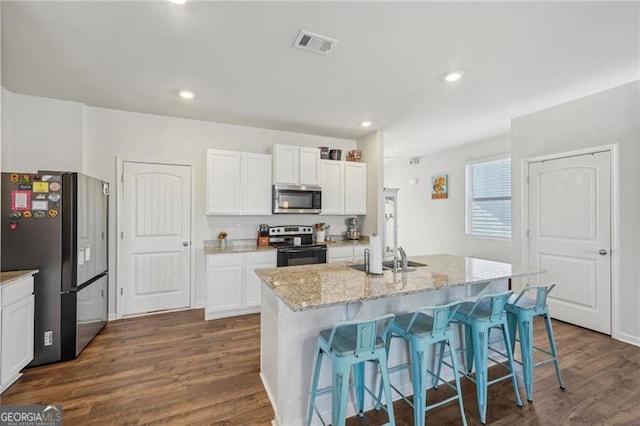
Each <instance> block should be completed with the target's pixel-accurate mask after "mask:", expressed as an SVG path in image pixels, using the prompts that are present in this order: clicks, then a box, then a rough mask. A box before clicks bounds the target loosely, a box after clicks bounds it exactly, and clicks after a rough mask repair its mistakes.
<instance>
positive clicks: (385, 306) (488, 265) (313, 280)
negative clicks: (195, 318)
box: [256, 254, 542, 426]
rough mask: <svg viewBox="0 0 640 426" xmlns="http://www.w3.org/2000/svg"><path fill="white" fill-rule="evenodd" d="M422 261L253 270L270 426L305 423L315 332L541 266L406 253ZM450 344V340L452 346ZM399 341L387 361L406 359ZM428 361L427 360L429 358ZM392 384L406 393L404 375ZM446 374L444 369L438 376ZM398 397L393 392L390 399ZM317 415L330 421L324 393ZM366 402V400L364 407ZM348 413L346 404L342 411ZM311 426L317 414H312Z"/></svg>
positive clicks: (370, 373) (371, 378)
mask: <svg viewBox="0 0 640 426" xmlns="http://www.w3.org/2000/svg"><path fill="white" fill-rule="evenodd" d="M410 260H412V261H415V262H419V263H422V264H426V266H423V267H417V268H410V269H411V270H410V271H409V272H406V273H402V272H400V271H398V272H397V273H394V272H393V271H391V270H387V271H385V272H384V274H382V275H367V274H365V273H364V272H361V271H358V270H356V269H353V268H351V267H350V266H349V265H348V264H323V265H305V266H294V267H287V268H270V269H261V270H257V271H256V273H257V274H258V276H259V277H260V278H261V279H262V281H263V282H264V285H263V289H262V310H261V330H260V331H261V365H260V367H261V370H260V371H261V373H260V374H261V377H262V381H263V383H264V386H265V389H266V391H267V394H268V395H269V399H270V400H271V404H272V405H273V409H274V413H275V419H274V423H275V424H277V425H282V426H294V425H300V424H304V423H305V416H306V407H307V403H308V396H309V386H310V379H311V369H312V364H313V359H314V351H315V344H316V338H317V335H318V332H319V331H320V330H322V329H325V328H330V327H332V326H333V325H334V324H336V323H337V322H340V321H344V320H351V319H360V318H362V319H365V318H370V317H374V316H379V315H382V314H386V313H395V314H401V313H406V312H412V311H414V310H416V309H418V308H420V307H423V306H429V305H437V304H443V303H448V302H450V301H454V300H463V299H468V298H470V297H475V296H477V295H478V294H481V293H488V292H497V291H504V290H506V289H507V287H508V281H509V279H511V278H516V277H527V276H533V275H539V274H541V273H542V271H534V270H528V269H526V268H520V267H518V266H515V265H510V264H506V263H501V262H493V261H488V260H483V259H476V258H466V257H460V256H453V255H447V254H440V255H428V256H416V257H410ZM455 344H456V345H458V342H456V343H455ZM407 355H408V353H407V351H406V350H404V348H402V345H394V346H392V351H391V354H390V356H389V365H390V366H393V365H396V364H398V363H401V362H406V360H407ZM431 359H433V357H431ZM330 370H331V368H330V365H329V364H327V365H325V367H324V368H323V372H322V373H323V374H322V376H321V378H320V386H321V387H325V386H329V385H330V383H331V380H330V379H331V375H330ZM366 374H367V376H366V381H367V385H368V386H373V387H375V384H376V383H377V372H375V371H374V369H373V368H368V369H367V373H366ZM402 374H404V377H403V378H401V377H400V375H396V376H394V378H393V380H394V382H396V383H397V382H398V381H400V382H401V383H402V385H401V386H399V387H400V388H401V389H402V390H403V391H404V392H406V393H408V394H411V390H410V389H411V382H410V380H409V375H408V374H405V373H402ZM443 376H444V377H445V378H447V377H452V374H451V372H450V371H445V372H444V373H443ZM397 397H398V395H397V394H395V395H394V398H397ZM317 406H318V409H319V411H320V412H321V413H322V415H323V417H325V418H330V411H331V397H330V396H328V395H327V396H325V397H321V398H319V399H318V401H317ZM372 407H373V401H372V400H371V399H370V398H366V399H365V408H366V409H370V408H372ZM353 415H355V409H354V407H353V404H349V413H348V416H353ZM314 421H315V422H317V423H318V424H319V419H318V418H317V416H316V417H314Z"/></svg>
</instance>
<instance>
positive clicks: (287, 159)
mask: <svg viewBox="0 0 640 426" xmlns="http://www.w3.org/2000/svg"><path fill="white" fill-rule="evenodd" d="M299 161H300V148H298V147H296V146H290V145H274V146H273V183H275V184H287V185H297V184H298V182H299V174H298V171H299V170H300V163H299Z"/></svg>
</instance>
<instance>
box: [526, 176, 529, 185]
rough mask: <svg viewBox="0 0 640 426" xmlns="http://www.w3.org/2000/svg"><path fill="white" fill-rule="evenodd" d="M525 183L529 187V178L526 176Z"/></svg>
mask: <svg viewBox="0 0 640 426" xmlns="http://www.w3.org/2000/svg"><path fill="white" fill-rule="evenodd" d="M526 181H527V185H529V176H527V178H526Z"/></svg>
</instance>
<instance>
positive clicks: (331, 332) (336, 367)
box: [307, 314, 395, 426]
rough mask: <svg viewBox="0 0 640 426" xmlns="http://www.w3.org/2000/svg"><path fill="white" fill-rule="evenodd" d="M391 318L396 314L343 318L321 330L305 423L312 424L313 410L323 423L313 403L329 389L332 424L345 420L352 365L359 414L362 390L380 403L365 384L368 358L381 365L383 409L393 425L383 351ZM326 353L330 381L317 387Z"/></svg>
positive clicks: (385, 355) (387, 374)
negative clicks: (361, 318) (329, 369)
mask: <svg viewBox="0 0 640 426" xmlns="http://www.w3.org/2000/svg"><path fill="white" fill-rule="evenodd" d="M394 318H395V315H393V314H387V315H383V316H380V317H377V318H372V319H368V320H361V321H343V322H340V323H338V324H336V325H334V326H333V327H332V328H330V329H326V330H322V331H320V333H319V334H318V340H317V344H316V352H315V360H314V367H313V376H312V379H311V390H310V392H309V406H308V411H307V426H309V425H310V424H311V420H312V419H313V412H314V411H315V412H316V414H317V415H318V417H320V420H321V421H322V423H323V424H326V422H325V421H324V419H323V418H322V416H321V415H320V413H319V412H318V410H317V408H316V404H315V402H316V397H317V396H319V395H323V394H326V393H331V394H332V396H333V399H332V404H331V424H332V425H333V426H338V425H344V424H345V421H346V414H347V400H348V395H349V389H350V387H351V386H350V384H349V379H350V377H351V369H352V367H353V370H354V382H355V389H356V392H355V393H356V403H357V409H358V413H359V415H360V416H361V417H362V416H364V392H365V390H366V391H367V392H368V393H369V394H370V395H371V396H372V397H373V398H374V399H375V400H376V401H377V405H376V407H379V406H380V405H381V403H380V398H379V397H378V396H376V395H374V394H373V392H372V391H371V390H370V389H368V388H366V387H365V385H364V369H365V362H367V361H371V362H375V363H376V364H377V365H378V366H379V368H380V377H381V383H382V386H383V388H384V393H385V402H386V403H387V406H386V408H385V410H386V411H387V414H388V416H389V423H388V424H389V425H392V426H395V416H394V413H393V401H392V399H391V388H390V386H389V373H388V371H387V352H386V349H387V344H386V342H387V339H388V336H389V328H390V327H391V323H392V322H393V319H394ZM325 355H326V356H327V357H328V358H329V360H330V361H331V367H332V375H333V379H332V383H333V384H332V386H330V387H327V388H324V389H318V380H319V378H320V371H321V368H322V361H323V358H324V356H325Z"/></svg>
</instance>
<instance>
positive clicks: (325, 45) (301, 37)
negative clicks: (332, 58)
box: [294, 31, 338, 55]
mask: <svg viewBox="0 0 640 426" xmlns="http://www.w3.org/2000/svg"><path fill="white" fill-rule="evenodd" d="M337 42H338V40H334V39H332V38H329V37H325V36H321V35H318V34H313V33H309V32H307V31H300V34H298V37H297V38H296V42H295V43H294V46H295V47H298V48H300V49H304V50H308V51H311V52H315V53H322V54H323V55H326V54H327V53H329V52H330V51H331V49H332V48H333V45H334V44H336V43H337Z"/></svg>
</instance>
